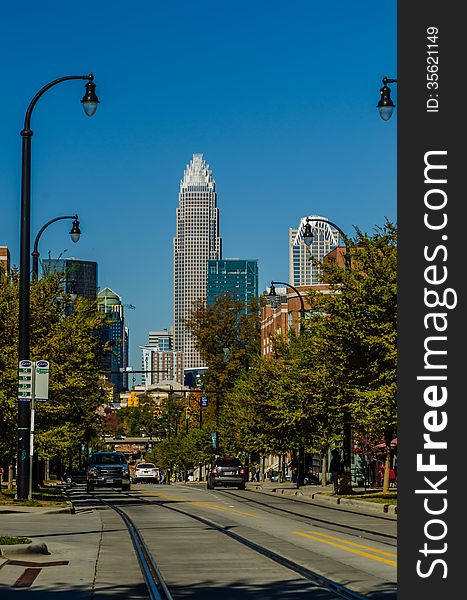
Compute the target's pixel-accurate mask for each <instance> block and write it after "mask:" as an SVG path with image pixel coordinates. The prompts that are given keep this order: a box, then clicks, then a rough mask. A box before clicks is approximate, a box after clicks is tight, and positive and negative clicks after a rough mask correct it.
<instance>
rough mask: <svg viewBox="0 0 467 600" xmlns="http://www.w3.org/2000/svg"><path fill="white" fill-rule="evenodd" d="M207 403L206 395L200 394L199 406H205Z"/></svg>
mask: <svg viewBox="0 0 467 600" xmlns="http://www.w3.org/2000/svg"><path fill="white" fill-rule="evenodd" d="M207 405H208V398H207V396H201V406H207Z"/></svg>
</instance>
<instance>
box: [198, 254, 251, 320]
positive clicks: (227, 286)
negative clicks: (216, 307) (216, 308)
mask: <svg viewBox="0 0 467 600" xmlns="http://www.w3.org/2000/svg"><path fill="white" fill-rule="evenodd" d="M225 294H230V295H231V296H232V298H233V299H235V300H241V301H242V302H243V303H244V304H245V311H246V310H247V309H248V305H249V302H250V300H251V299H252V298H257V297H258V261H257V260H256V259H255V260H243V259H240V258H225V259H220V260H208V279H207V289H206V304H207V305H208V306H209V305H212V304H214V302H215V301H216V298H218V297H219V296H223V295H225Z"/></svg>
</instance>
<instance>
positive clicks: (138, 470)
mask: <svg viewBox="0 0 467 600" xmlns="http://www.w3.org/2000/svg"><path fill="white" fill-rule="evenodd" d="M145 481H148V482H150V483H159V481H160V471H159V467H156V465H155V464H154V463H139V464H137V465H136V466H135V470H134V473H133V483H144V482H145Z"/></svg>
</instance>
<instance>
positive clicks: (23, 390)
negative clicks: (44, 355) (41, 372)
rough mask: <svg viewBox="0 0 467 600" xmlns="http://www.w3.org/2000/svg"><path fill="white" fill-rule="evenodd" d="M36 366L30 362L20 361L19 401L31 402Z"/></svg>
mask: <svg viewBox="0 0 467 600" xmlns="http://www.w3.org/2000/svg"><path fill="white" fill-rule="evenodd" d="M33 370H34V366H33V363H32V362H31V361H30V360H20V362H19V368H18V400H19V401H20V402H31V399H32V391H33Z"/></svg>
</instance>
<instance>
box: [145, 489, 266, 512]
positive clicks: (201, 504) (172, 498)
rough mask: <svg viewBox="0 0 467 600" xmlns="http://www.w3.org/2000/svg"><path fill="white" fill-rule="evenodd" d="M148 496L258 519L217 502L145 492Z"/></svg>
mask: <svg viewBox="0 0 467 600" xmlns="http://www.w3.org/2000/svg"><path fill="white" fill-rule="evenodd" d="M145 494H147V495H148V496H156V497H157V498H161V499H162V500H174V501H175V502H184V503H185V504H193V505H194V506H201V507H202V508H217V509H219V510H226V511H228V512H234V513H237V514H240V515H245V516H247V517H253V518H255V519H258V518H259V517H258V515H253V514H252V513H248V512H244V511H242V510H237V509H236V508H228V507H226V506H220V505H219V504H213V503H211V502H200V501H196V500H185V498H177V497H176V496H169V495H166V494H158V493H157V492H146V491H145Z"/></svg>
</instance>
